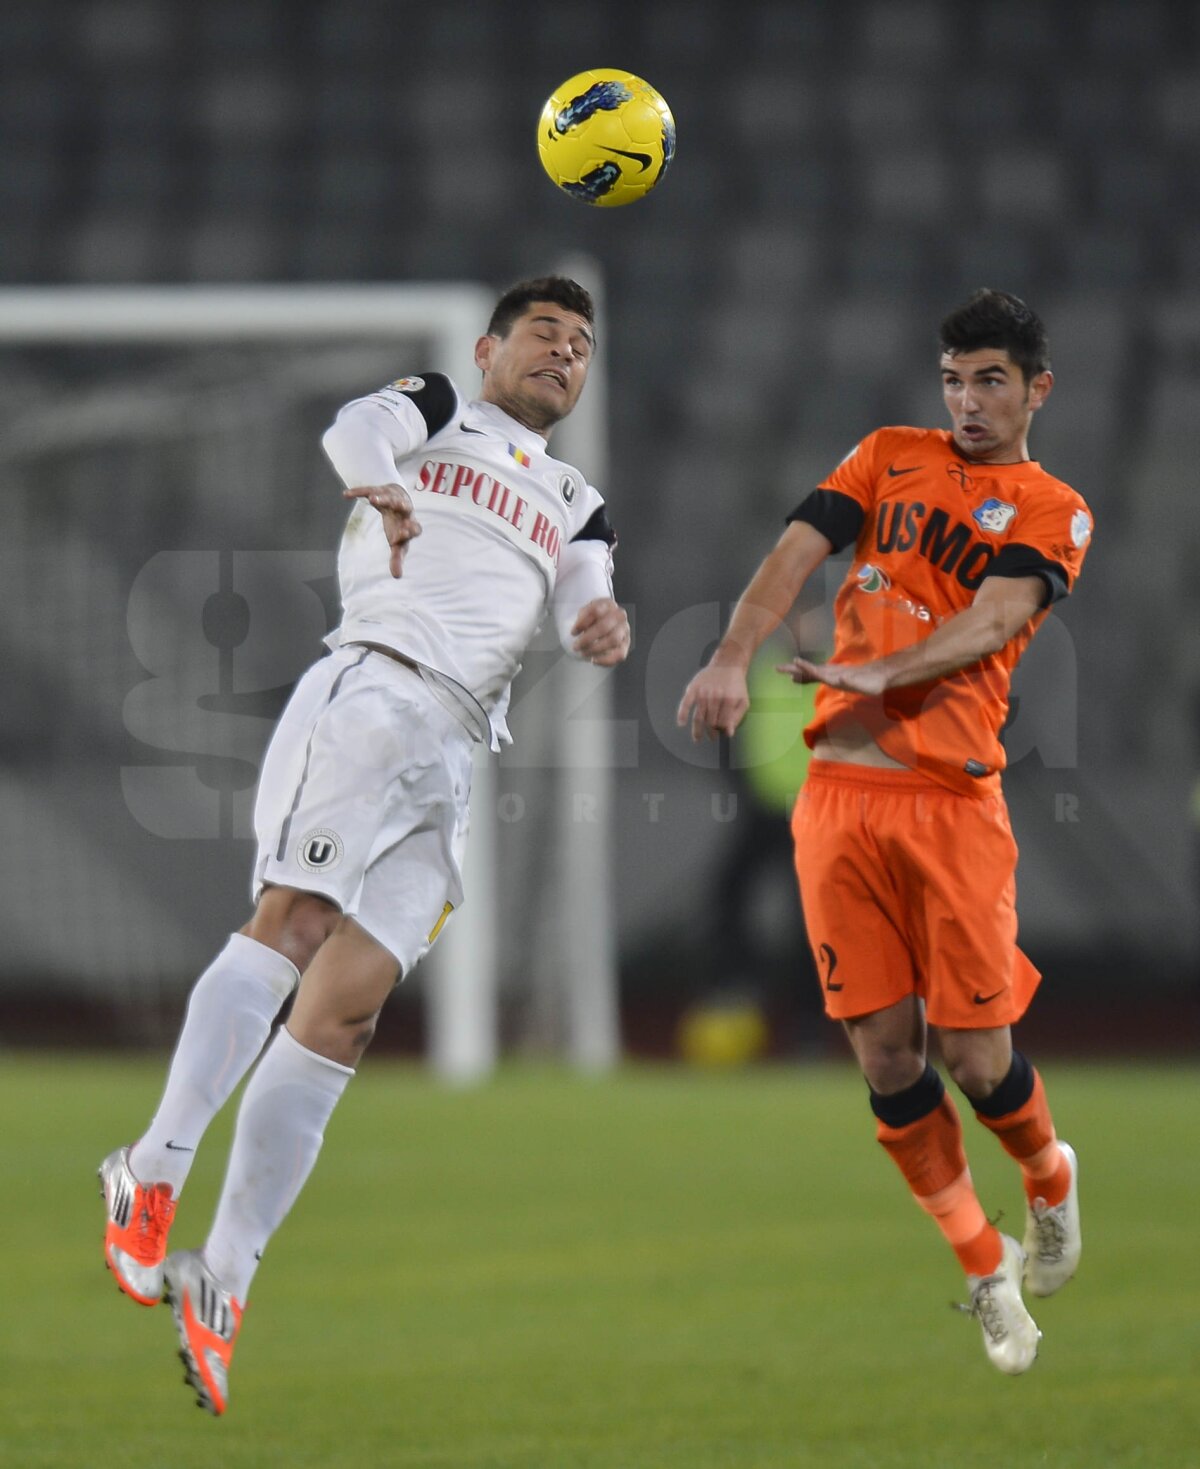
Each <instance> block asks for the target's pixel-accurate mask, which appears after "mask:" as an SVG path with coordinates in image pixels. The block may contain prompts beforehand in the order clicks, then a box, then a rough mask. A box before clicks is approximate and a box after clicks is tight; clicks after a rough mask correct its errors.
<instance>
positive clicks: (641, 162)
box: [600, 143, 654, 173]
mask: <svg viewBox="0 0 1200 1469" xmlns="http://www.w3.org/2000/svg"><path fill="white" fill-rule="evenodd" d="M600 146H601V147H602V148H603V149H604V151H605V152H606V153H617V154H619V155H620V156H621V157H622V158H632V159H633V161H634V163H636V164H637V165H638V173H645V172H646V170H647V169H648V168H649V167H650V165H651V164H652V163H653V162H654V159H653V158H651V156H650V155H649V153H631V152H630V151H629V149H628V148H610V147H609V146H608V144H607V143H601V144H600Z"/></svg>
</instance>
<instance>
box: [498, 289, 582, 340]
mask: <svg viewBox="0 0 1200 1469" xmlns="http://www.w3.org/2000/svg"><path fill="white" fill-rule="evenodd" d="M535 301H552V302H553V303H554V305H555V306H561V307H562V309H563V310H564V311H573V312H574V313H575V315H576V316H582V317H583V319H584V321H586V322H587V324H588V326H590V327H592V328H593V330H594V329H595V321H596V308H595V306H594V305H593V304H592V298H591V296H590V295H589V294H588V293H587V291H585V290H584V288H583V287H582V286H581V285H579V284H578V283H577V282H575V281H573V280H569V279H568V278H567V277H566V276H565V275H540V276H538V277H537V279H536V280H531V281H518V282H517V284H516V285H515V286H509V288H508V290H507V291H505V293H504V295H503V296H501V297H500V299H499V301H497V302H496V306H495V309H494V310H493V312H492V319H491V320H490V321H489V322H488V325H487V334H488V336H489V337H506V336H508V334H509V332H510V330H511V329H512V324H513V322H514V321H516V320H517V318H518V317H519V316H523V315H524V314H525V312H526V310H527V309H528V308H529V307H530V306H531V305H532V304H533V303H534V302H535Z"/></svg>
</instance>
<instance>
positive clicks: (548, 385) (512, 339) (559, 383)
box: [475, 301, 595, 434]
mask: <svg viewBox="0 0 1200 1469" xmlns="http://www.w3.org/2000/svg"><path fill="white" fill-rule="evenodd" d="M594 345H595V339H594V338H593V336H592V329H591V327H590V326H588V324H587V322H586V321H585V320H584V319H583V317H582V316H577V315H576V314H575V312H573V311H567V310H566V309H565V308H564V307H562V306H556V305H555V304H554V303H553V302H552V301H534V302H533V303H532V304H531V305H530V306H529V307H528V308H527V309H526V311H525V313H524V315H522V316H519V317H518V318H517V319H516V321H514V322H513V324H512V327H511V329H510V330H509V333H508V335H507V336H506V337H494V336H486V337H480V339H479V341H478V342H477V343H476V344H475V364H476V366H477V367H479V368H480V369H482V371H483V390H482V392H481V394H480V396H481V397H482V398H483V399H484V401H485V402H488V403H495V405H496V406H497V408H503V409H504V411H505V413H509V414H511V415H512V417H513V418H515V419H516V420H517V422H518V423H523V424H524V425H525V427H526V428H531V429H533V430H534V432H535V433H539V434H547V433H549V431H550V430H551V429H552V428H553V427H554V425H555V424H556V423H557V422H558V421H559V419H560V418H565V417H566V416H567V414H568V413H570V411H571V409H572V408H574V406H575V404H576V403H577V402H578V400H579V394H580V393H581V392H582V391H583V385H584V382H585V381H586V379H587V373H588V366H589V364H590V363H591V360H592V351H593V348H594Z"/></svg>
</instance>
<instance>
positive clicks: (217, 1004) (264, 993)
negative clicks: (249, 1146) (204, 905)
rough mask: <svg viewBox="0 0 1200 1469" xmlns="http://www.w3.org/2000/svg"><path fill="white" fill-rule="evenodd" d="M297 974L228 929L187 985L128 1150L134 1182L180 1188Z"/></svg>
mask: <svg viewBox="0 0 1200 1469" xmlns="http://www.w3.org/2000/svg"><path fill="white" fill-rule="evenodd" d="M299 978H300V975H299V972H298V970H297V969H296V966H295V965H294V964H293V963H292V962H291V960H290V959H285V958H284V957H283V955H282V954H279V953H276V951H275V950H274V949H271V948H268V947H267V945H266V944H260V943H259V942H258V940H257V939H251V938H247V937H246V935H245V934H241V933H234V934H230V936H229V942H228V943H227V944H226V945H225V947H224V948H223V949H222V950H221V952H220V953H219V954H218V955H217V957H216V958H215V959H214V960H213V962H212V963H211V964H210V965H209V966H208V968H207V969H206V970H205V971H204V973H203V974H202V975H201V976H200V978H199V979H198V980H197V981H196V983H195V985H194V987H193V989H192V993H191V997H190V999H189V1000H188V1007H187V1015H186V1016H185V1017H184V1021H183V1028H182V1030H181V1031H180V1032H179V1040H178V1042H177V1043H176V1046H175V1054H174V1056H172V1058H171V1066H170V1069H169V1070H168V1072H167V1084H166V1087H165V1088H164V1090H163V1095H162V1100H161V1101H160V1102H159V1104H158V1111H157V1112H155V1114H154V1120H153V1121H152V1122H151V1123H150V1126H149V1127H148V1128H147V1129H146V1131H145V1133H144V1134H143V1135H142V1137H141V1138H140V1139H139V1140H138V1141H137V1142H136V1143H135V1144H134V1145H133V1148H132V1150H131V1151H130V1155H129V1166H130V1168H131V1169H132V1170H133V1176H134V1177H135V1178H136V1179H137V1180H138V1182H139V1183H160V1182H161V1183H169V1184H170V1185H171V1187H172V1188H173V1189H174V1190H175V1193H176V1194H178V1193H179V1191H180V1189H181V1188H182V1187H183V1184H184V1180H185V1179H186V1178H187V1176H188V1170H189V1169H190V1168H191V1166H192V1160H193V1158H194V1157H195V1155H196V1148H197V1147H198V1146H199V1144H200V1139H201V1138H202V1137H203V1136H204V1130H205V1128H206V1127H207V1126H208V1124H209V1123H210V1122H211V1121H212V1120H213V1118H214V1117H215V1116H216V1114H217V1112H218V1111H219V1110H220V1108H221V1106H222V1105H223V1104H224V1102H225V1101H226V1099H227V1098H228V1096H229V1094H230V1092H232V1091H233V1089H234V1087H235V1086H237V1084H238V1082H239V1081H241V1079H242V1077H243V1076H245V1074H246V1072H247V1071H249V1069H250V1067H251V1066H252V1065H253V1064H254V1060H255V1057H257V1055H258V1054H259V1052H260V1051H261V1050H262V1048H263V1046H264V1044H265V1043H266V1039H267V1036H268V1035H269V1034H270V1033H271V1023H272V1022H273V1021H274V1019H275V1017H276V1015H278V1014H279V1010H280V1006H281V1005H282V1004H283V1002H284V1000H286V999H287V997H288V995H290V994H291V992H292V990H293V989H294V988H295V987H296V984H297V983H298V981H299Z"/></svg>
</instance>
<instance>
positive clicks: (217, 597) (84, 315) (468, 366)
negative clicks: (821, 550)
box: [0, 284, 618, 1080]
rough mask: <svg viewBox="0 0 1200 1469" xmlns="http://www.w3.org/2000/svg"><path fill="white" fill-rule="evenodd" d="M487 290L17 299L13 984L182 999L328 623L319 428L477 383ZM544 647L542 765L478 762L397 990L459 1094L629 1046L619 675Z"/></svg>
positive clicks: (9, 717) (6, 382) (9, 553)
mask: <svg viewBox="0 0 1200 1469" xmlns="http://www.w3.org/2000/svg"><path fill="white" fill-rule="evenodd" d="M492 304H493V295H492V293H491V292H490V291H489V290H488V289H487V288H485V287H483V286H481V285H474V284H449V285H419V286H411V287H373V286H344V287H297V288H289V287H282V286H278V287H256V288H237V289H215V288H146V289H136V288H134V289H124V290H102V291H101V290H90V289H85V288H61V289H57V288H39V289H31V290H8V291H0V389H2V391H0V404H2V405H3V406H2V407H0V416H2V422H3V432H2V433H0V473H2V476H3V487H4V503H5V509H6V521H7V525H6V534H5V536H4V537H3V539H2V540H0V573H2V575H0V597H2V598H3V605H4V617H3V620H2V622H0V628H2V632H0V636H2V637H3V639H4V641H5V644H6V654H7V657H6V660H5V661H6V664H7V667H8V670H9V678H8V681H7V687H6V691H5V698H4V700H3V702H2V705H0V708H2V712H0V740H2V741H3V750H4V759H3V762H2V764H0V824H2V827H3V830H4V833H5V841H4V842H3V844H2V846H0V910H2V921H3V924H4V929H5V933H6V939H7V942H6V943H5V945H4V946H3V949H2V951H0V984H2V985H5V986H7V987H9V989H10V991H12V990H16V989H23V988H25V987H28V988H30V989H36V990H37V992H38V993H39V994H40V995H42V996H43V997H46V998H50V999H58V1000H60V1001H62V1002H64V1003H70V1002H71V1001H72V1000H73V999H79V1000H80V1001H82V1002H84V1006H83V1008H85V1009H86V1007H87V1006H88V1005H94V1004H97V1003H98V1004H102V1005H104V1004H107V1005H114V1006H115V1007H117V1009H118V1010H119V1012H120V1015H121V1018H122V1025H123V1026H124V1027H127V1028H128V1033H129V1034H130V1035H131V1036H136V1035H137V1034H138V1030H139V1028H140V1029H141V1031H142V1034H143V1036H144V1037H147V1038H153V1028H154V1026H155V1025H156V1024H159V1025H161V1023H162V1017H164V1016H167V1015H177V1013H178V1004H179V1000H180V998H181V996H182V994H183V993H184V992H185V991H186V988H187V987H188V985H189V984H190V983H191V981H192V979H193V978H194V976H195V975H196V974H197V973H199V972H200V970H201V969H202V968H203V967H204V966H205V964H206V963H207V962H208V960H209V959H210V958H211V956H212V953H213V952H214V951H215V948H216V947H218V946H219V944H220V942H221V941H222V936H223V932H224V930H225V928H227V927H229V926H233V925H235V924H239V923H241V922H242V921H243V919H244V915H245V913H246V912H247V899H248V884H249V874H250V868H251V861H252V851H253V848H252V845H251V838H252V819H251V818H252V811H253V797H254V788H255V784H256V780H257V775H258V768H259V762H260V759H261V756H262V752H263V749H264V748H265V745H266V742H267V739H268V737H269V735H270V731H271V729H272V727H273V724H274V722H275V719H276V718H277V717H278V714H279V712H280V710H281V709H282V707H283V704H284V702H285V700H286V698H287V695H288V693H289V692H290V689H291V686H292V685H293V683H294V682H295V680H296V679H297V678H298V677H299V675H300V674H301V673H302V672H303V671H304V669H305V668H306V667H308V665H309V664H310V663H311V662H312V661H313V660H314V659H315V658H316V657H317V656H319V654H320V652H321V639H322V638H323V636H324V635H325V633H326V632H327V631H328V630H329V628H330V627H331V626H333V625H334V624H335V623H336V620H337V616H338V599H337V590H336V580H335V561H336V547H337V542H338V539H339V536H340V531H341V525H342V522H343V520H344V517H345V513H346V512H345V504H344V502H343V501H342V499H341V498H340V496H339V494H338V493H337V490H338V486H337V481H336V480H335V478H334V477H333V474H332V472H331V470H330V469H329V467H328V465H327V463H326V462H325V460H324V456H323V455H322V453H321V451H320V447H319V440H320V436H321V433H322V432H323V430H324V428H325V427H326V426H327V425H328V423H329V422H330V421H331V419H332V417H333V414H334V413H335V412H336V410H337V408H338V406H339V405H340V404H341V403H343V402H345V401H346V400H347V399H349V398H352V397H357V396H359V395H361V394H362V393H365V392H368V391H370V390H371V389H372V388H374V387H376V386H378V385H379V384H380V383H382V382H386V381H389V380H390V379H392V378H394V377H396V376H397V375H398V374H400V373H401V372H404V371H414V370H419V369H420V368H422V367H426V368H430V369H436V370H441V371H445V372H448V373H450V374H451V375H452V376H453V377H454V378H455V379H456V381H458V382H459V383H460V384H461V385H462V386H463V388H464V390H466V391H468V392H469V391H471V390H472V389H473V387H474V385H475V383H476V381H477V375H476V370H475V368H474V367H473V363H472V350H473V346H474V342H475V339H476V338H477V336H478V335H479V333H480V331H481V329H482V326H483V325H484V324H485V323H486V320H487V316H488V313H489V312H490V309H491V306H492ZM602 409H603V384H602V382H598V381H597V380H596V379H594V380H593V383H592V384H591V385H590V386H589V391H588V393H587V394H585V395H584V398H583V399H582V400H581V404H580V408H579V409H578V410H577V413H576V415H575V416H574V418H573V419H572V420H568V422H567V423H566V424H564V425H563V427H562V429H561V430H560V433H559V435H558V436H557V437H556V440H555V451H556V453H558V454H560V455H561V456H562V457H564V458H575V459H577V461H578V462H579V463H580V466H581V468H583V469H584V471H585V472H586V473H587V474H588V476H589V478H592V479H595V480H597V481H598V482H600V483H603V450H604V441H603V434H602V429H601V424H602ZM530 663H531V665H532V669H531V671H532V672H533V674H534V675H535V676H534V677H533V678H532V679H531V680H530V681H529V684H528V687H527V688H525V689H522V687H521V685H518V689H517V695H516V698H515V700H514V718H513V726H514V733H515V734H516V736H517V739H518V746H517V751H518V752H519V751H520V750H521V747H522V745H523V746H524V747H525V748H524V753H523V754H520V755H519V756H517V755H516V753H514V759H513V761H512V764H511V769H506V767H505V766H504V765H503V764H501V765H499V766H498V765H497V764H496V762H495V759H494V757H489V758H487V759H481V760H480V761H479V762H477V768H476V777H475V790H474V794H473V798H472V829H473V830H472V846H471V850H470V852H469V855H468V865H467V873H466V879H467V881H466V885H467V894H468V897H467V902H466V903H465V905H464V907H463V910H462V912H461V913H460V914H458V915H456V917H455V919H454V920H453V921H452V922H451V923H450V924H448V925H447V927H446V929H445V932H444V935H443V937H442V938H440V939H439V941H438V943H437V944H436V945H435V947H434V949H433V950H432V951H431V954H430V956H429V958H428V959H427V960H426V961H425V962H424V963H423V964H422V966H421V967H420V968H419V969H418V971H417V973H416V974H415V975H414V976H413V978H412V979H410V980H409V981H407V983H408V984H410V985H411V984H413V983H416V984H418V985H419V986H420V988H421V990H422V993H423V995H424V998H425V1003H426V1006H427V1017H426V1033H427V1037H428V1046H429V1051H430V1056H431V1060H432V1062H433V1064H434V1066H435V1067H436V1069H437V1070H438V1071H439V1073H440V1074H442V1075H444V1076H446V1077H448V1078H451V1079H455V1080H469V1079H472V1078H474V1077H477V1076H481V1075H483V1074H486V1072H487V1071H488V1070H489V1069H490V1068H491V1066H492V1065H493V1063H494V1061H495V1059H496V1057H497V1054H498V1053H499V1051H500V1049H501V1038H502V1036H503V1037H504V1038H505V1040H506V1041H511V1042H512V1043H513V1044H516V1045H521V1044H524V1045H525V1046H526V1047H527V1048H536V1049H541V1050H543V1051H547V1050H557V1051H561V1052H565V1054H566V1055H567V1056H568V1057H569V1058H571V1059H572V1060H573V1061H574V1062H575V1063H576V1064H579V1065H581V1066H585V1067H590V1068H603V1067H605V1066H607V1065H610V1064H611V1063H612V1062H613V1061H614V1060H615V1059H616V1055H617V1049H618V1043H617V1018H616V988H615V956H614V953H613V945H612V922H611V895H610V890H609V876H608V865H609V864H608V844H609V837H608V827H609V819H610V818H609V808H610V805H611V801H610V799H609V791H608V787H607V780H608V775H607V761H606V759H605V756H604V741H605V738H606V729H607V720H606V718H605V717H604V713H603V703H604V698H605V688H604V680H603V678H602V676H601V675H599V674H597V672H596V670H592V669H588V668H582V667H580V666H579V665H576V664H573V663H571V662H570V660H565V659H564V658H563V657H562V655H561V654H560V653H559V652H557V651H556V650H552V649H551V647H550V646H549V644H547V643H545V642H542V643H539V645H538V646H537V647H535V649H534V650H533V651H532V655H531V659H530ZM581 709H582V710H585V711H586V712H587V714H588V717H587V718H583V717H582V716H581V714H580V712H579V711H580V710H581ZM597 709H599V710H600V715H599V717H597V714H596V710H597ZM564 723H565V724H567V725H570V726H571V728H570V735H569V737H564V735H563V733H562V732H561V729H560V726H562V725H564ZM581 802H582V803H583V804H582V805H581ZM564 811H566V812H567V813H569V819H564V815H563V813H564ZM581 811H582V812H583V813H584V815H583V817H582V818H580V812H581ZM501 915H516V918H515V919H512V918H507V917H506V918H505V920H504V921H498V919H499V918H500V916H501Z"/></svg>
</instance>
